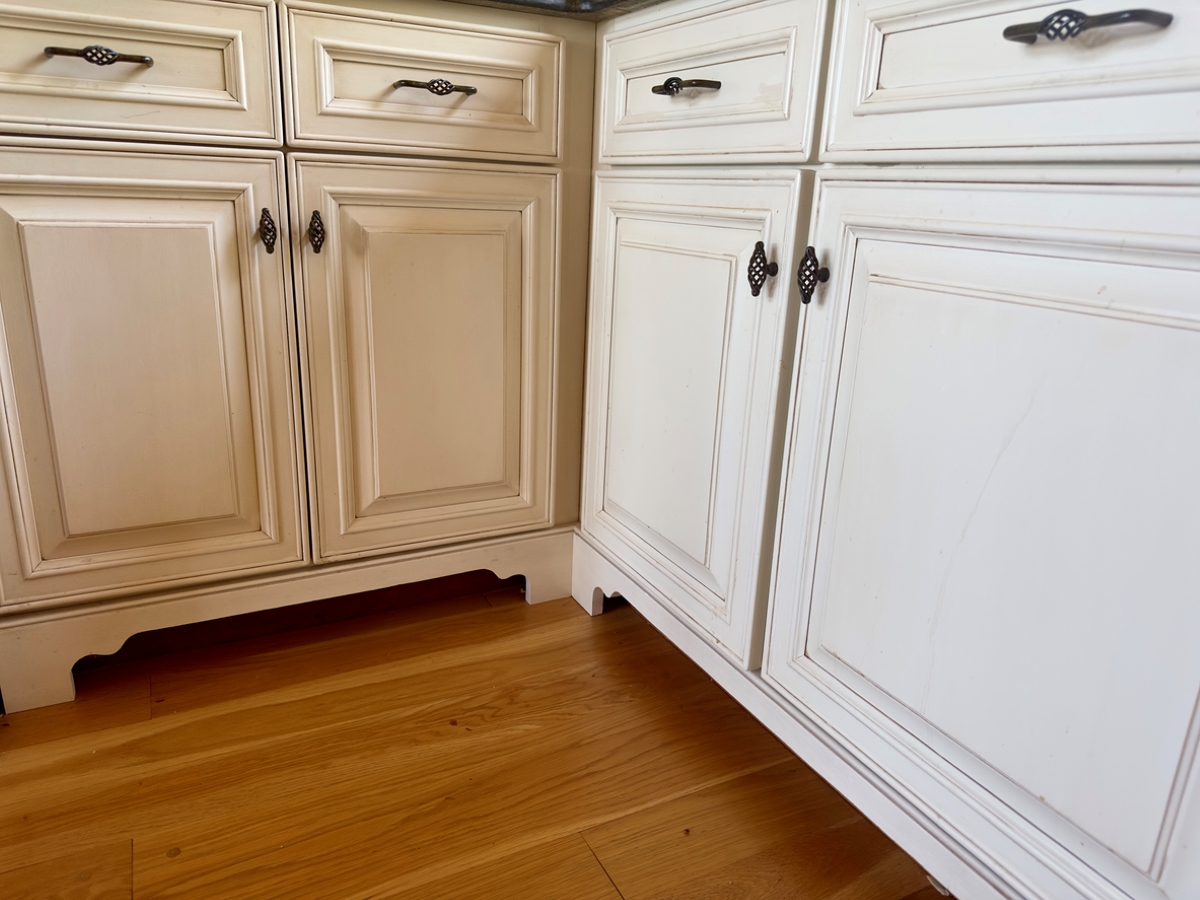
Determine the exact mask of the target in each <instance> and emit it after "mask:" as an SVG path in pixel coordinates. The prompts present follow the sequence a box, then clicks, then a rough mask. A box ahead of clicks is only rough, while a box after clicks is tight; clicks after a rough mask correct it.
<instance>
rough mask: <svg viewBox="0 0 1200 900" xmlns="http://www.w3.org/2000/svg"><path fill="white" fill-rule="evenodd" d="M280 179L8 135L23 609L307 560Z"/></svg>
mask: <svg viewBox="0 0 1200 900" xmlns="http://www.w3.org/2000/svg"><path fill="white" fill-rule="evenodd" d="M282 176H283V159H282V157H281V156H280V155H279V154H277V153H246V154H242V155H240V156H221V155H217V154H211V153H210V154H206V155H204V156H196V155H191V154H181V153H171V154H166V153H157V154H151V153H145V152H133V151H123V150H119V149H116V148H113V149H102V148H100V147H98V146H90V147H88V148H87V149H82V148H79V149H67V148H60V147H59V146H57V145H56V146H53V147H47V146H45V145H42V146H32V145H30V146H5V147H2V148H0V316H2V320H3V341H2V343H0V381H2V384H3V388H4V393H3V408H4V421H5V426H6V427H5V431H4V443H3V465H4V471H5V475H6V478H5V481H4V486H3V495H4V498H5V503H4V506H5V511H4V514H2V515H0V561H2V564H3V575H2V577H3V600H2V603H3V604H4V605H5V606H12V605H14V604H22V603H25V602H28V601H32V600H49V601H53V602H54V603H55V604H61V603H67V602H70V603H77V602H78V601H80V600H82V599H87V598H95V597H100V596H112V595H114V594H120V593H126V592H129V591H135V590H146V589H148V588H150V587H160V588H161V587H163V586H167V585H180V584H186V583H191V582H196V581H199V580H203V579H212V578H215V577H219V576H223V575H228V574H230V573H234V572H248V571H253V570H262V569H269V568H275V567H281V566H289V565H296V564H299V563H302V562H303V561H304V559H305V556H306V553H305V548H304V543H305V542H304V502H303V491H302V488H301V480H300V479H301V463H300V458H301V455H300V438H299V428H298V418H297V416H296V393H297V383H296V361H295V358H294V352H293V347H294V336H295V332H294V329H293V324H292V321H291V315H290V302H289V301H290V298H289V284H288V267H287V265H286V262H287V254H286V252H285V248H284V247H280V246H276V247H275V248H274V252H273V253H271V252H268V247H267V246H265V245H264V243H263V240H262V239H261V237H260V235H259V220H260V217H261V215H262V213H263V210H267V211H269V214H270V215H272V217H274V219H275V220H276V221H277V222H278V223H279V226H278V227H279V229H280V230H282V229H283V228H285V227H286V221H285V220H284V219H283V218H282V215H283V213H284V207H283V206H282V203H281V201H282V198H283V197H284V196H285V193H284V183H283V177H282ZM285 240H286V239H285Z"/></svg>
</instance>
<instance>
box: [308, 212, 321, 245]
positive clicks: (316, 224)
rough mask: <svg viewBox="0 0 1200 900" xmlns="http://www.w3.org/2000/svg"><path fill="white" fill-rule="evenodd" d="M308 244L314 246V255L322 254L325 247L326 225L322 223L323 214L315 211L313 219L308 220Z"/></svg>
mask: <svg viewBox="0 0 1200 900" xmlns="http://www.w3.org/2000/svg"><path fill="white" fill-rule="evenodd" d="M308 242H309V243H310V244H312V248H313V253H320V252H321V248H322V247H323V246H325V223H324V222H322V221H321V214H320V213H319V212H318V211H317V210H315V209H314V210H313V214H312V218H311V219H309V220H308Z"/></svg>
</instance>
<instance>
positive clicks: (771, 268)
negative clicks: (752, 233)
mask: <svg viewBox="0 0 1200 900" xmlns="http://www.w3.org/2000/svg"><path fill="white" fill-rule="evenodd" d="M778 274H779V263H769V262H767V251H766V249H765V248H764V247H763V242H762V241H759V242H758V243H757V244H755V245H754V252H753V253H752V254H750V265H749V266H748V267H747V269H746V280H748V281H749V282H750V296H751V297H757V296H758V295H759V294H760V293H762V289H763V285H764V284H766V283H767V277H768V276H770V277H771V278H774V277H775V276H776V275H778Z"/></svg>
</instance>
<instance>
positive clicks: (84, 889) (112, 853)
mask: <svg viewBox="0 0 1200 900" xmlns="http://www.w3.org/2000/svg"><path fill="white" fill-rule="evenodd" d="M131 849H132V848H131V847H130V843H129V841H112V842H110V843H108V844H104V845H102V846H98V847H88V848H87V849H84V850H76V851H74V852H70V853H65V854H63V855H62V856H57V857H54V858H53V859H48V860H46V861H45V862H40V863H34V864H33V865H29V866H21V867H20V868H16V869H10V870H9V871H7V872H5V871H0V897H4V898H6V900H129V898H130V897H132V896H133V856H132V853H131V852H130V851H131Z"/></svg>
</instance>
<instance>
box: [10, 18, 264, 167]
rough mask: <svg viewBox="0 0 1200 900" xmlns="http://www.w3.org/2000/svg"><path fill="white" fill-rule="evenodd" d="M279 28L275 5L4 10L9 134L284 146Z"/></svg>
mask: <svg viewBox="0 0 1200 900" xmlns="http://www.w3.org/2000/svg"><path fill="white" fill-rule="evenodd" d="M276 32H277V29H276V23H275V13H274V7H273V6H272V4H271V3H270V2H266V0H242V2H213V0H106V2H105V3H103V4H97V3H93V2H89V0H21V2H20V3H19V4H16V3H0V128H2V129H3V130H5V131H20V132H30V133H37V134H47V133H60V134H71V135H103V136H106V137H128V138H156V139H161V140H176V141H186V140H194V139H197V138H207V139H211V137H212V136H214V135H220V136H221V141H222V142H224V143H238V144H259V145H270V146H279V145H280V143H281V142H282V140H281V139H282V129H281V127H280V125H279V118H280V117H279V103H278V100H277V91H278V84H279V75H278V55H277V51H276V49H275V47H276V41H277V36H276ZM48 47H55V48H64V49H68V50H82V49H84V48H88V47H96V48H107V49H108V50H111V51H113V52H115V53H118V54H122V55H123V56H124V55H127V56H130V57H134V58H140V57H146V58H148V59H150V60H152V64H149V65H147V64H145V63H143V62H138V61H129V60H124V59H122V60H120V61H117V62H112V63H106V62H104V61H103V59H102V60H101V62H98V63H92V62H90V61H88V60H87V59H84V58H80V57H74V56H69V55H54V56H48V55H47V54H46V48H48Z"/></svg>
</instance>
